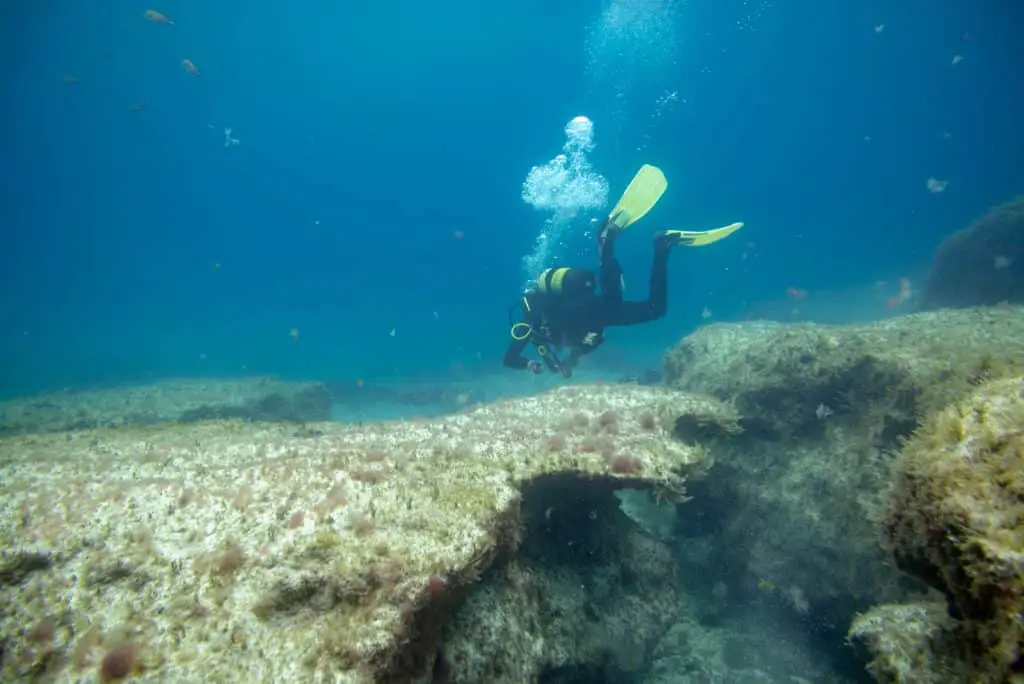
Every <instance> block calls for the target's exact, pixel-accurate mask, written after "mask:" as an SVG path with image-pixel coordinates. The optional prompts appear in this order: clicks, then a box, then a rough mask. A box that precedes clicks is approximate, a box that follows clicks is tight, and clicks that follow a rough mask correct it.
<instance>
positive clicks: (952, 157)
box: [0, 0, 1024, 396]
mask: <svg viewBox="0 0 1024 684" xmlns="http://www.w3.org/2000/svg"><path fill="white" fill-rule="evenodd" d="M156 9H157V11H159V12H160V13H161V15H160V16H161V17H163V18H164V19H166V21H154V20H147V18H146V17H145V16H144V12H145V11H146V10H147V7H145V6H142V5H138V4H135V3H130V2H122V1H116V2H109V3H101V4H96V3H86V2H78V1H73V2H60V3H58V2H53V1H47V2H34V3H7V4H6V5H5V7H4V8H3V10H2V11H3V17H4V19H3V22H2V27H0V30H2V31H3V35H2V39H0V44H2V45H3V47H2V48H0V49H2V50H3V53H4V59H3V60H2V64H3V66H2V69H3V72H4V77H3V88H2V95H3V111H4V112H5V125H4V127H3V132H2V134H0V226H2V229H3V248H2V250H0V283H2V284H0V296H2V297H3V301H2V307H3V308H2V310H3V316H2V318H0V393H2V394H3V395H4V396H17V395H24V394H26V393H31V392H36V391H40V390H49V389H58V388H62V387H78V386H83V385H102V384H116V383H121V382H130V381H136V380H138V379H142V378H158V377H165V376H183V375H184V376H193V377H195V376H199V377H202V376H211V377H225V376H236V375H247V374H276V375H278V376H280V377H282V378H293V379H311V378H316V379H326V380H330V381H336V382H342V383H349V382H352V383H354V382H357V381H359V380H363V381H366V382H370V381H372V380H374V379H380V378H411V377H420V378H445V377H449V376H450V375H451V374H452V373H453V369H454V371H455V372H460V373H471V374H474V373H486V372H492V371H493V372H496V373H504V371H503V369H502V368H501V366H500V359H501V354H502V351H503V347H504V344H505V341H506V339H507V327H508V322H507V315H508V314H507V310H508V307H509V306H510V305H512V304H513V303H515V301H516V300H517V298H518V295H519V293H520V292H521V291H522V288H523V285H524V283H525V279H526V275H525V272H524V266H523V263H524V261H523V260H524V258H528V257H530V255H531V254H533V253H534V251H535V245H536V241H537V237H538V234H540V233H541V232H543V231H545V230H546V225H545V224H546V222H550V220H551V218H552V215H551V213H550V212H548V211H545V210H538V209H535V208H534V207H532V206H531V205H530V204H529V203H527V202H525V201H524V199H523V183H524V180H525V179H526V176H527V174H528V173H529V171H530V170H531V168H533V167H535V166H543V165H545V164H547V163H548V162H549V160H551V159H552V158H553V157H555V155H557V154H559V153H560V152H561V151H562V147H563V146H564V145H566V137H565V132H564V131H563V127H564V126H565V124H566V122H568V121H570V120H571V119H572V118H573V117H575V116H578V115H583V116H586V117H588V118H589V119H590V120H591V121H592V122H593V145H592V148H590V149H588V150H587V151H586V162H587V163H589V165H590V170H591V171H592V172H593V173H595V174H599V175H601V176H603V177H604V178H605V179H606V181H607V184H608V187H609V192H608V195H609V197H608V201H607V202H606V203H605V205H604V206H602V207H601V209H586V210H583V211H580V212H579V214H578V216H577V217H576V218H574V219H571V220H569V222H568V223H569V225H568V227H567V228H565V227H563V228H565V229H564V230H563V232H562V238H563V239H562V240H561V244H559V245H556V248H555V249H554V250H552V253H551V254H550V255H548V256H549V257H550V258H549V259H548V260H549V261H551V262H553V263H565V264H572V265H585V266H592V265H594V263H595V262H596V249H595V248H594V245H593V242H592V239H591V238H589V237H588V236H587V235H586V233H587V228H588V221H589V219H590V218H594V217H600V216H603V212H604V211H607V209H608V207H609V206H610V204H612V203H614V198H615V197H617V196H618V194H619V193H620V192H621V191H622V189H623V188H624V187H625V185H626V183H628V181H629V179H630V177H631V176H632V174H633V173H634V172H635V171H636V169H637V168H639V166H640V165H641V164H643V163H650V164H655V165H657V166H659V167H661V168H662V169H663V170H664V172H665V174H666V176H667V178H668V181H669V190H668V192H667V193H666V195H665V197H664V198H663V199H662V201H661V203H660V205H659V206H658V207H657V208H656V209H655V211H653V212H652V213H651V214H650V215H649V216H648V217H647V219H646V220H645V221H643V222H642V223H640V224H638V225H637V226H636V227H635V228H633V229H631V231H630V234H629V235H627V236H626V237H625V238H624V239H623V240H622V241H621V246H620V256H621V259H622V261H623V266H624V268H625V272H626V287H627V289H626V296H627V298H629V297H633V298H641V297H644V296H646V281H647V268H648V266H649V254H650V245H651V243H650V236H651V234H652V233H653V232H654V231H655V230H657V229H662V228H685V229H693V230H700V229H706V228H711V227H715V226H718V225H724V224H726V223H730V222H732V221H744V222H746V227H745V228H744V229H743V231H741V232H740V233H739V234H738V235H737V236H735V237H733V238H732V239H730V240H728V241H725V242H723V243H721V244H718V245H716V246H714V247H713V248H708V249H704V250H699V251H693V252H689V251H688V252H686V253H683V254H678V255H677V256H676V258H674V259H673V261H672V264H671V274H670V305H669V315H668V316H666V317H665V318H664V319H663V320H660V321H657V322H655V323H652V324H649V325H645V326H641V327H639V328H635V329H616V330H615V331H614V332H613V334H612V335H610V338H609V343H608V344H607V345H606V348H605V349H603V350H602V352H601V354H598V355H595V358H594V359H593V360H588V361H590V367H591V368H593V369H598V368H602V367H607V368H608V369H609V370H612V371H613V372H626V371H639V370H642V369H644V368H649V367H654V366H657V365H658V364H659V363H660V361H659V359H660V356H661V354H662V353H663V351H664V349H665V348H666V347H667V346H668V345H669V344H672V343H674V342H675V341H676V340H678V339H679V337H680V336H681V335H683V334H685V333H687V332H689V331H691V330H692V329H694V328H696V327H697V326H699V325H700V324H702V323H703V322H704V320H705V319H704V318H702V312H704V313H705V314H706V315H710V318H711V320H710V322H716V321H723V320H739V319H743V318H746V317H778V318H780V319H782V320H790V319H792V318H799V319H802V320H819V321H827V322H844V321H850V320H866V319H873V318H879V317H882V316H885V315H889V314H891V313H893V312H891V311H888V310H887V309H886V307H885V306H884V301H885V299H886V298H887V297H891V296H892V295H894V294H895V293H896V290H898V284H897V283H898V281H899V279H900V278H901V277H910V278H912V281H913V282H914V283H915V284H916V282H917V280H916V278H917V276H918V275H919V274H920V273H922V272H923V269H924V268H925V266H926V264H927V261H928V259H929V257H930V255H931V252H932V250H933V248H934V246H935V245H936V244H937V243H938V241H939V240H940V239H941V237H942V236H944V235H946V234H948V233H950V232H951V231H953V230H955V229H957V228H959V227H962V226H963V225H965V224H966V223H967V222H968V221H969V220H970V219H971V218H972V217H974V216H977V215H979V214H980V213H981V212H982V211H983V210H984V209H985V208H987V207H989V206H991V205H993V204H995V203H997V202H999V201H1002V200H1004V199H1006V198H1008V197H1010V196H1012V195H1013V193H1014V191H1015V190H1017V189H1019V188H1020V187H1021V177H1022V173H1024V171H1022V162H1021V159H1022V157H1021V154H1020V151H1021V149H1022V147H1024V132H1022V126H1021V123H1020V112H1021V111H1022V107H1024V82H1022V81H1024V70H1022V69H1021V68H1020V66H1021V64H1022V63H1024V44H1022V42H1021V41H1020V40H1019V35H1020V29H1021V27H1022V26H1024V7H1022V6H1021V4H1020V3H1013V2H996V1H989V0H985V1H982V2H975V3H965V2H954V1H952V0H948V1H931V0H927V1H926V0H910V1H908V2H904V3H898V4H894V3H885V2H880V1H873V2H859V3H845V4H835V3H833V4H830V5H828V6H827V7H826V6H823V5H820V4H818V3H800V2H784V1H781V0H780V1H776V2H768V1H766V0H744V1H738V0H723V1H715V2H710V1H708V0H690V1H688V2H674V1H671V0H613V1H612V2H608V1H605V2H599V1H596V0H595V1H578V2H547V1H544V2H541V1H538V0H523V1H521V2H515V3H479V2H467V1H455V0H441V1H439V2H434V3H430V4H429V5H424V4H423V3H413V2H408V1H406V0H397V1H390V2H384V3H327V2H322V3H321V2H318V3H301V4H294V3H244V4H243V3H240V2H220V3H192V2H183V1H181V0H168V2H167V3H165V4H163V5H160V6H159V7H157V8H156ZM172 22H173V23H172ZM183 60H189V62H188V64H189V65H191V66H192V69H193V71H194V73H193V72H192V71H190V70H189V69H187V68H183ZM226 129H230V131H231V133H229V134H226V133H225V130H226ZM929 179H931V180H934V181H936V182H937V183H938V185H933V186H932V190H931V191H930V190H929V184H928V181H929ZM947 184H948V186H947ZM938 187H941V188H942V190H943V191H941V192H937V191H935V190H936V189H937V188H938ZM634 233H635V234H634ZM883 281H884V282H883ZM787 289H789V290H791V291H796V292H797V295H798V296H799V297H800V298H801V301H800V302H793V301H791V300H792V297H789V296H787ZM804 293H806V296H804ZM602 364H603V366H602ZM513 375H514V374H513Z"/></svg>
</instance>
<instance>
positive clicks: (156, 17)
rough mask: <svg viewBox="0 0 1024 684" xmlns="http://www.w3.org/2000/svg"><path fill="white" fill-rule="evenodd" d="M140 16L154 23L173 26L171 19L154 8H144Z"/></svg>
mask: <svg viewBox="0 0 1024 684" xmlns="http://www.w3.org/2000/svg"><path fill="white" fill-rule="evenodd" d="M142 16H144V17H145V18H146V19H147V20H149V21H151V22H153V23H154V24H167V25H168V26H174V22H173V21H171V20H170V19H169V18H168V17H167V15H166V14H164V13H163V12H157V11H156V10H154V9H148V10H146V11H145V12H144V13H143V14H142Z"/></svg>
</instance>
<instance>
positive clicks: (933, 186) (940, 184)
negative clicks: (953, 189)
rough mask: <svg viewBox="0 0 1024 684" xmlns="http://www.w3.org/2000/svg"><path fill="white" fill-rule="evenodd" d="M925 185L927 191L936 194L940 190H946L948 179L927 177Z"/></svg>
mask: <svg viewBox="0 0 1024 684" xmlns="http://www.w3.org/2000/svg"><path fill="white" fill-rule="evenodd" d="M925 187H926V188H928V192H930V193H932V194H933V195H937V194H939V193H940V192H945V191H946V188H947V187H949V181H948V180H939V179H938V178H929V179H928V180H927V181H925Z"/></svg>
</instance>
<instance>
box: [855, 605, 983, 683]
mask: <svg viewBox="0 0 1024 684" xmlns="http://www.w3.org/2000/svg"><path fill="white" fill-rule="evenodd" d="M848 639H849V642H850V645H851V646H853V648H854V649H856V651H857V652H858V654H859V655H860V656H861V657H862V658H863V659H864V660H865V661H866V662H867V663H868V665H867V668H868V672H870V673H871V675H872V676H873V677H874V678H875V680H876V681H879V682H883V683H885V684H890V683H891V684H906V683H907V682H914V684H966V683H967V682H972V681H976V680H973V679H972V677H971V668H970V666H969V661H968V660H966V659H965V658H964V655H965V649H964V648H963V643H962V641H961V639H960V629H959V625H958V624H957V623H956V621H955V620H953V619H952V618H951V617H950V616H949V615H948V614H947V612H946V607H945V605H943V604H942V603H927V602H921V603H907V604H888V605H883V606H878V607H876V608H872V609H871V610H869V611H868V612H866V613H862V614H860V615H858V616H857V617H856V618H855V619H854V621H853V624H852V625H851V626H850V632H849V634H848Z"/></svg>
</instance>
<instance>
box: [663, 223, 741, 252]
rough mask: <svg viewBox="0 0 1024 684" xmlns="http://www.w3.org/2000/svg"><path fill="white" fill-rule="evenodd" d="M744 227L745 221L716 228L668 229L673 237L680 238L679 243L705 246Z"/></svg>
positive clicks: (689, 245)
mask: <svg viewBox="0 0 1024 684" xmlns="http://www.w3.org/2000/svg"><path fill="white" fill-rule="evenodd" d="M742 227H743V223H742V222H740V223H730V224H729V225H727V226H722V227H721V228H715V229H714V230H667V231H665V232H666V233H668V234H669V235H671V236H673V237H677V238H679V244H681V245H685V246H687V247H703V246H704V245H710V244H711V243H713V242H718V241H719V240H722V239H725V238H727V237H729V236H730V235H732V234H733V233H735V232H736V231H737V230H739V229H740V228H742Z"/></svg>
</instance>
